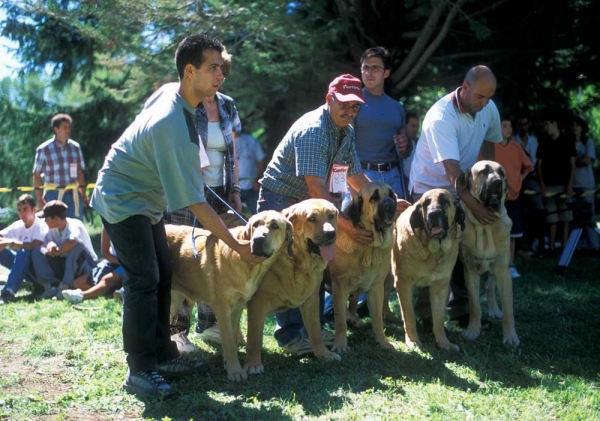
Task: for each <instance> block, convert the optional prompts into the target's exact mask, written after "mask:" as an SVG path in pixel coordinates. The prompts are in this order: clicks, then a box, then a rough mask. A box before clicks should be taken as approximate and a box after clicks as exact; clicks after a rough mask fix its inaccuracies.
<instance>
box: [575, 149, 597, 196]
mask: <svg viewBox="0 0 600 421" xmlns="http://www.w3.org/2000/svg"><path fill="white" fill-rule="evenodd" d="M575 150H576V151H577V159H581V158H583V156H584V155H587V156H589V157H590V158H592V162H590V163H589V164H587V165H586V166H585V167H576V168H575V175H574V176H573V187H578V188H583V189H587V190H592V189H594V188H595V186H596V182H595V181H594V169H593V165H594V161H595V160H596V146H595V144H594V140H593V139H589V138H588V139H587V140H586V141H585V142H576V143H575Z"/></svg>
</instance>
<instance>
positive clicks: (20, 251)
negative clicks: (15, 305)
mask: <svg viewBox="0 0 600 421" xmlns="http://www.w3.org/2000/svg"><path fill="white" fill-rule="evenodd" d="M35 211H36V204H35V200H34V199H33V196H31V195H30V194H23V195H21V196H19V198H18V199H17V212H18V214H19V220H18V221H16V222H14V223H12V224H11V225H10V226H8V227H6V228H4V229H3V230H2V231H0V264H1V265H2V266H4V267H5V268H7V269H10V273H9V275H8V279H7V280H6V285H5V286H4V289H3V290H2V292H1V293H0V294H1V295H2V300H0V304H2V303H11V302H14V301H16V300H17V299H16V297H15V295H16V294H17V292H18V291H19V288H20V287H21V284H22V283H23V280H24V279H27V280H28V281H31V282H34V280H35V273H34V272H33V267H32V264H31V252H32V250H33V249H35V248H39V247H40V246H41V245H42V244H43V243H44V238H45V237H46V233H47V232H48V227H47V226H46V224H45V223H44V222H43V221H39V220H38V219H37V218H36V217H35Z"/></svg>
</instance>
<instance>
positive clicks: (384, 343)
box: [377, 338, 395, 350]
mask: <svg viewBox="0 0 600 421" xmlns="http://www.w3.org/2000/svg"><path fill="white" fill-rule="evenodd" d="M377 343H378V344H379V346H380V347H382V348H383V349H389V350H393V349H395V348H394V345H393V344H392V343H391V342H390V341H388V340H387V338H382V339H377Z"/></svg>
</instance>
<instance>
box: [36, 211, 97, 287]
mask: <svg viewBox="0 0 600 421" xmlns="http://www.w3.org/2000/svg"><path fill="white" fill-rule="evenodd" d="M39 217H40V218H44V219H45V220H46V224H47V225H48V234H47V235H46V242H47V244H46V246H45V247H40V248H38V249H35V250H34V252H33V254H32V258H33V267H34V269H35V273H36V276H37V282H38V283H39V284H41V285H42V286H43V287H44V289H45V291H44V292H43V293H42V294H40V295H38V296H37V297H36V299H44V298H53V297H55V296H57V295H59V294H58V293H59V292H60V291H62V290H64V289H67V288H80V287H81V286H84V285H85V284H87V281H86V280H84V279H82V278H81V276H82V275H84V274H86V273H90V272H91V271H92V269H93V268H94V267H96V260H97V257H96V253H95V252H94V247H93V246H92V240H91V239H90V235H89V234H88V232H87V230H86V229H85V226H84V225H83V222H81V221H80V220H79V219H74V218H67V205H66V204H65V203H64V202H61V201H60V200H51V201H50V202H47V203H46V205H45V206H44V210H43V212H42V213H41V215H39ZM59 297H60V295H59Z"/></svg>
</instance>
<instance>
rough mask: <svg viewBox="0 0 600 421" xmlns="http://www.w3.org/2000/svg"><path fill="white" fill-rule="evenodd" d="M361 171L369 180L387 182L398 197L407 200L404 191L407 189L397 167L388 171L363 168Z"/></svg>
mask: <svg viewBox="0 0 600 421" xmlns="http://www.w3.org/2000/svg"><path fill="white" fill-rule="evenodd" d="M363 172H364V174H365V175H366V176H367V178H368V179H369V180H371V181H377V182H380V183H387V184H389V185H390V187H391V188H392V190H393V191H394V193H396V196H398V199H404V200H408V198H407V197H406V194H405V193H404V192H405V191H407V190H406V185H405V184H404V178H403V177H402V176H401V175H400V169H399V168H398V167H396V168H392V169H391V170H390V171H383V172H379V171H376V170H363Z"/></svg>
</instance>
